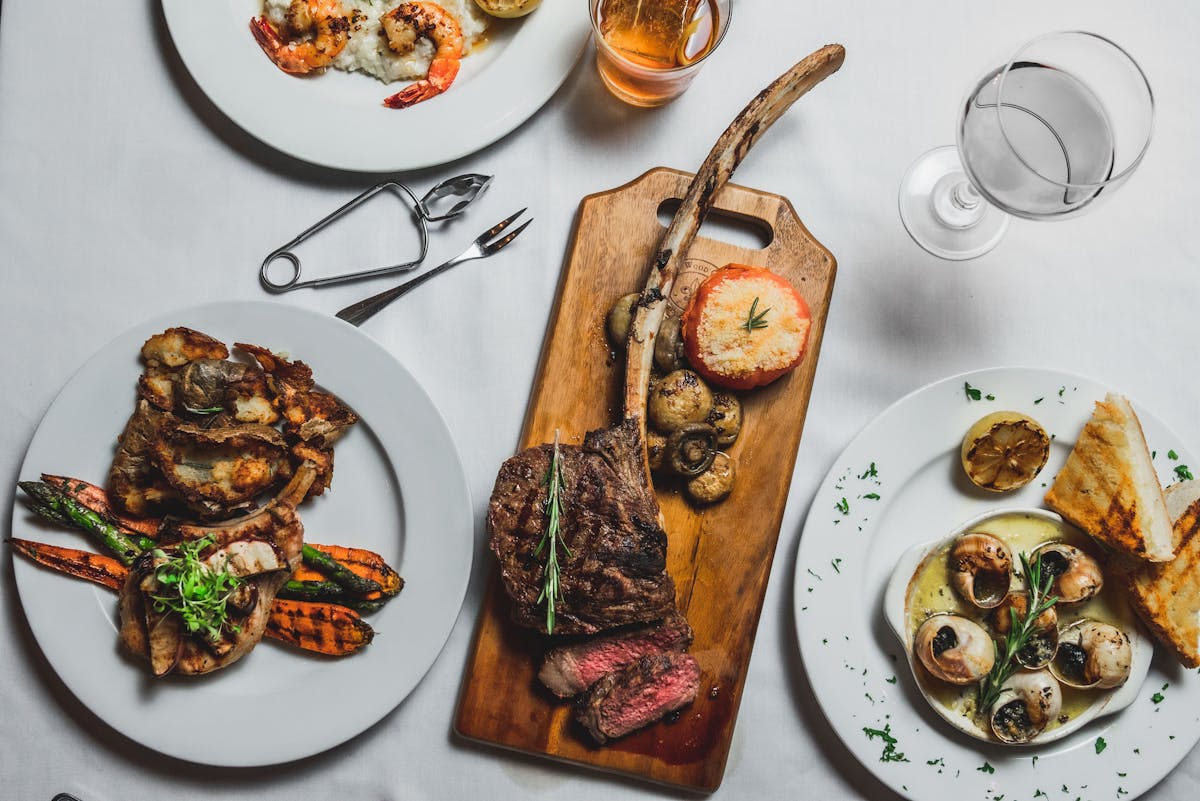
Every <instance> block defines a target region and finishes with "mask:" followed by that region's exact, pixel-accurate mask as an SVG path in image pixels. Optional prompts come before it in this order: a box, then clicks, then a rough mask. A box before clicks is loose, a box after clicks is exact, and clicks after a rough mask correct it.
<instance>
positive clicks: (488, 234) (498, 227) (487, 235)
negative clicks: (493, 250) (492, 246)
mask: <svg viewBox="0 0 1200 801" xmlns="http://www.w3.org/2000/svg"><path fill="white" fill-rule="evenodd" d="M528 208H529V207H528V206H526V207H525V208H524V209H521V210H520V211H518V212H517V213H516V214H514V215H512V216H511V217H509V218H507V219H504V220H501V221H500V222H498V223H496V224H495V225H493V226H492V227H491V228H489V229H488V230H486V231H484V232H483V233H482V234H480V235H479V236H477V237H476V238H475V244H477V245H479V246H480V247H482V246H483V245H486V244H487V241H488V240H489V239H491V238H492V237H493V236H495V235H496V234H498V233H500V232H501V231H503V230H504V229H505V228H507V227H508V225H509V223H511V222H512V221H513V220H515V219H517V218H518V217H520V216H521V215H522V214H524V213H525V211H526V210H527V209H528Z"/></svg>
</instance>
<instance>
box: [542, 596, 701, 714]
mask: <svg viewBox="0 0 1200 801" xmlns="http://www.w3.org/2000/svg"><path fill="white" fill-rule="evenodd" d="M691 644H692V627H691V626H689V625H688V622H687V620H685V619H684V617H683V615H681V614H679V613H678V612H671V613H670V614H669V615H667V617H666V619H665V620H663V621H662V622H660V623H656V624H654V625H650V626H636V627H634V628H628V629H621V630H620V631H614V632H612V633H606V634H601V635H597V636H595V637H589V638H588V639H585V640H580V641H579V642H574V643H570V644H568V645H560V646H557V647H555V648H551V649H550V650H549V651H547V652H546V656H545V658H544V659H543V660H542V669H541V671H540V672H539V673H538V678H539V679H541V681H542V684H544V685H546V687H547V688H548V689H549V690H550V691H551V692H552V693H554V694H555V695H557V696H558V697H559V698H568V697H570V696H572V695H578V694H579V693H581V692H583V691H584V690H586V689H587V688H588V687H591V686H592V685H593V684H595V683H596V682H597V681H599V680H600V679H601V678H603V677H604V676H606V675H607V674H609V673H612V672H614V671H617V670H620V669H621V668H624V667H625V666H626V665H629V664H632V663H633V662H636V661H637V660H638V659H641V658H642V657H643V656H647V655H650V654H661V653H670V652H672V651H686V650H687V649H688V647H689V646H690V645H691Z"/></svg>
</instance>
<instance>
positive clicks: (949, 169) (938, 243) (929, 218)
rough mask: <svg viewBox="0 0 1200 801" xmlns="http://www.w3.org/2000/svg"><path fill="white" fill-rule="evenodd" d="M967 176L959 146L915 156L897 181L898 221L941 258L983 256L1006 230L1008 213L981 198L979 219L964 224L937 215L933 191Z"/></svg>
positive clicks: (918, 242) (914, 238)
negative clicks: (906, 170) (898, 186)
mask: <svg viewBox="0 0 1200 801" xmlns="http://www.w3.org/2000/svg"><path fill="white" fill-rule="evenodd" d="M966 179H967V176H966V174H965V173H964V172H963V168H962V162H960V161H959V159H958V148H956V147H954V146H947V147H938V148H934V149H933V150H930V151H929V152H928V153H925V154H923V155H921V156H918V157H917V160H916V161H914V162H913V163H912V164H911V165H910V166H909V168H908V172H906V173H905V174H904V179H903V180H902V181H901V182H900V198H899V205H900V220H901V221H902V222H903V223H904V228H905V229H906V230H907V231H908V235H909V236H911V237H912V238H913V241H914V242H916V243H917V244H918V245H920V246H921V247H923V248H924V249H925V250H927V251H929V252H930V253H932V254H933V255H934V256H937V257H939V258H942V259H949V260H951V261H963V260H965V259H973V258H975V257H976V256H982V255H983V254H984V253H987V252H988V251H989V250H991V249H992V248H994V247H996V244H997V243H998V242H999V241H1000V238H1001V237H1002V236H1004V232H1005V231H1006V230H1008V221H1009V216H1008V215H1007V214H1005V213H1004V212H1002V211H1000V210H999V209H997V208H996V207H995V206H992V205H990V204H988V203H986V202H984V201H980V202H981V203H982V208H981V209H980V214H979V216H978V218H977V219H974V220H971V221H970V222H968V223H966V224H963V223H962V222H960V221H958V220H947V219H945V218H944V217H943V215H942V214H939V212H938V210H937V209H936V208H935V203H934V197H935V194H937V193H938V192H944V191H945V190H946V188H947V187H949V186H953V185H954V184H957V183H959V182H960V181H965V180H966ZM935 190H936V192H935Z"/></svg>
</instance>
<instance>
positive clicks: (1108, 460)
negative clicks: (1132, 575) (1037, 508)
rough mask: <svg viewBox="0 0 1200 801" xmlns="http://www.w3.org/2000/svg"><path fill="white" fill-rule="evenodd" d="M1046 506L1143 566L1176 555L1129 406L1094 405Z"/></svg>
mask: <svg viewBox="0 0 1200 801" xmlns="http://www.w3.org/2000/svg"><path fill="white" fill-rule="evenodd" d="M1046 504H1047V505H1048V506H1049V507H1050V508H1051V509H1054V510H1055V511H1056V512H1058V513H1059V514H1061V515H1062V516H1063V517H1065V518H1066V519H1067V520H1069V521H1071V522H1072V523H1074V524H1075V525H1076V526H1078V527H1079V528H1081V529H1083V530H1084V531H1086V532H1087V533H1088V534H1091V535H1092V536H1093V537H1094V538H1095V539H1097V540H1099V541H1100V542H1102V543H1104V544H1105V545H1108V546H1110V547H1112V548H1114V549H1116V550H1117V551H1119V552H1121V553H1124V554H1128V555H1129V556H1132V557H1134V558H1136V559H1140V560H1143V561H1147V562H1165V561H1167V560H1169V559H1171V558H1172V557H1173V556H1174V555H1175V547H1174V546H1175V538H1174V534H1173V532H1172V528H1171V518H1170V516H1169V515H1168V514H1167V504H1166V500H1165V499H1164V498H1163V491H1162V487H1161V486H1160V485H1159V483H1158V474H1157V473H1156V472H1155V470H1154V465H1153V464H1152V463H1151V461H1150V451H1149V449H1148V448H1147V447H1146V438H1145V435H1143V434H1142V426H1141V424H1140V423H1139V422H1138V419H1137V415H1136V414H1134V412H1133V407H1132V406H1130V405H1129V401H1127V400H1125V398H1123V397H1121V396H1120V395H1116V394H1113V393H1109V394H1108V396H1107V397H1106V398H1105V399H1104V400H1103V401H1097V402H1096V410H1095V412H1093V414H1092V419H1091V420H1089V421H1088V422H1087V425H1085V426H1084V427H1083V431H1082V432H1080V434H1079V439H1078V440H1077V441H1076V443H1075V448H1074V449H1073V450H1072V451H1071V454H1070V456H1068V457H1067V463H1066V464H1065V465H1063V469H1062V470H1060V471H1059V473H1058V475H1057V476H1056V477H1055V479H1054V484H1053V485H1052V486H1051V487H1050V491H1049V492H1047V493H1046Z"/></svg>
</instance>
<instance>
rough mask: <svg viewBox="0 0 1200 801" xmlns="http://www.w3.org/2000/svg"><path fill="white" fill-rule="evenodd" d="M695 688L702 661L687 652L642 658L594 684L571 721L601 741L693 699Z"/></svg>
mask: <svg viewBox="0 0 1200 801" xmlns="http://www.w3.org/2000/svg"><path fill="white" fill-rule="evenodd" d="M699 687H700V665H699V663H697V662H696V658H695V657H694V656H692V655H691V654H683V653H665V654H652V655H650V656H643V657H642V658H640V659H638V660H637V661H636V662H634V663H633V664H631V665H628V666H626V667H625V668H623V669H622V670H619V671H616V672H614V673H609V674H608V675H607V676H605V677H604V678H602V679H600V681H598V682H596V684H595V685H593V686H592V689H591V690H590V691H589V692H588V694H587V695H585V696H584V697H583V698H582V699H580V701H579V706H578V707H577V708H576V712H575V719H576V720H578V721H579V722H580V723H581V724H582V725H583V727H584V728H585V729H587V730H588V733H589V734H591V735H592V737H593V738H595V740H596V742H597V743H599V744H600V745H604V744H605V743H607V742H608V741H609V740H615V739H616V738H618V737H624V736H625V735H626V734H629V733H630V732H634V731H637V730H638V729H640V728H642V727H643V726H648V725H649V724H651V723H653V722H654V721H656V720H659V719H660V718H662V717H663V716H664V715H668V714H670V713H671V712H674V711H676V710H678V709H682V708H683V707H685V706H687V705H688V704H690V703H692V701H694V700H695V699H696V692H697V690H698V689H699Z"/></svg>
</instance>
